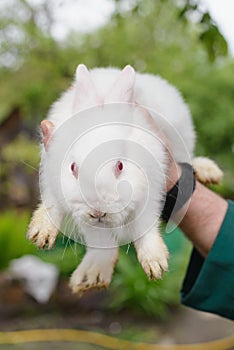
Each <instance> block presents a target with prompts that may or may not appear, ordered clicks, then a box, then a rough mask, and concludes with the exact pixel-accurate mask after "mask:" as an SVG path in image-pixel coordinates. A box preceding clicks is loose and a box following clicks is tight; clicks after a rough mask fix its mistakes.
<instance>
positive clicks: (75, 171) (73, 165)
mask: <svg viewBox="0 0 234 350" xmlns="http://www.w3.org/2000/svg"><path fill="white" fill-rule="evenodd" d="M70 169H71V172H72V174H73V175H74V176H75V177H76V178H77V177H78V165H77V164H76V163H75V162H73V163H71V165H70Z"/></svg>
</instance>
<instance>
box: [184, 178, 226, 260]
mask: <svg viewBox="0 0 234 350" xmlns="http://www.w3.org/2000/svg"><path fill="white" fill-rule="evenodd" d="M186 209H187V212H186V213H183V210H184V209H183V208H182V209H181V213H180V215H182V216H183V219H182V221H181V222H180V225H179V226H180V228H181V229H182V231H183V232H184V234H185V235H186V236H187V237H188V238H189V240H191V242H192V243H193V245H194V246H195V247H196V249H197V250H198V251H199V252H200V254H201V255H202V256H203V257H206V256H207V254H208V253H209V251H210V249H211V247H212V245H213V243H214V241H215V239H216V237H217V234H218V232H219V229H220V227H221V224H222V222H223V219H224V217H225V214H226V211H227V202H226V201H225V200H224V199H223V198H221V197H220V196H218V195H217V194H216V193H214V192H212V191H211V190H210V189H208V188H206V187H205V186H203V185H202V184H200V183H199V182H197V184H196V189H195V191H194V193H193V195H192V197H191V200H190V203H189V206H188V208H186Z"/></svg>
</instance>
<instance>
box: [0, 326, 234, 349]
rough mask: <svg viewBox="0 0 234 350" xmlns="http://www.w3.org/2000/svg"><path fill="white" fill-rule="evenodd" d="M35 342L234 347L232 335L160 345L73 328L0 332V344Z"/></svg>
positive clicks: (124, 346)
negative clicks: (203, 340)
mask: <svg viewBox="0 0 234 350" xmlns="http://www.w3.org/2000/svg"><path fill="white" fill-rule="evenodd" d="M36 342H79V343H86V344H90V345H97V346H99V347H103V348H105V349H113V350H125V349H126V350H211V349H212V350H231V349H234V335H233V336H230V337H228V338H224V339H220V340H215V341H212V342H207V343H199V344H183V345H160V344H149V343H140V342H131V341H129V340H123V339H118V338H113V337H111V336H108V335H104V334H101V333H96V332H89V331H83V330H75V329H35V330H26V331H14V332H0V345H1V344H20V343H21V344H22V343H36Z"/></svg>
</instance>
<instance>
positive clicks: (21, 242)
mask: <svg viewBox="0 0 234 350" xmlns="http://www.w3.org/2000/svg"><path fill="white" fill-rule="evenodd" d="M28 220H29V214H28V213H26V212H16V211H7V212H5V213H3V214H1V215H0V270H2V269H4V268H6V267H7V266H8V264H9V262H10V261H11V260H12V259H16V258H19V257H21V256H22V255H24V254H33V253H35V251H36V248H35V246H33V244H31V243H29V241H27V239H26V236H25V229H26V227H27V223H28Z"/></svg>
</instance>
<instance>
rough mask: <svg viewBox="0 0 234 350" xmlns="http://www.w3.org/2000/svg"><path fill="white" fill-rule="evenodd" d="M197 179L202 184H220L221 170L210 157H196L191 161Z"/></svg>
mask: <svg viewBox="0 0 234 350" xmlns="http://www.w3.org/2000/svg"><path fill="white" fill-rule="evenodd" d="M192 164H193V168H194V170H195V176H196V178H197V180H198V181H199V182H201V183H203V184H204V185H209V184H220V183H221V181H222V178H223V172H222V170H221V169H220V168H219V167H218V165H217V164H216V163H215V162H214V161H213V160H211V159H209V158H205V157H196V158H194V159H193V161H192Z"/></svg>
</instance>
